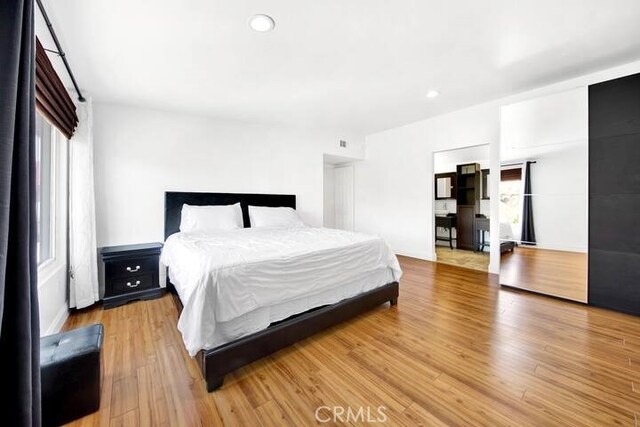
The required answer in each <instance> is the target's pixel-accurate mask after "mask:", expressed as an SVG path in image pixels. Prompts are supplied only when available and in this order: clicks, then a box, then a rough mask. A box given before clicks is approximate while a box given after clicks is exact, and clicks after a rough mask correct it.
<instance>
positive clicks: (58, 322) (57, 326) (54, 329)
mask: <svg viewBox="0 0 640 427" xmlns="http://www.w3.org/2000/svg"><path fill="white" fill-rule="evenodd" d="M68 318H69V307H68V303H67V301H65V302H64V304H63V305H62V306H61V307H60V310H58V314H56V317H54V318H53V322H51V324H50V325H49V327H48V328H47V330H46V332H45V333H44V335H53V334H57V333H58V332H60V331H61V330H62V327H63V326H64V322H66V321H67V319H68Z"/></svg>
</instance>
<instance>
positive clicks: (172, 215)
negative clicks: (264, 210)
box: [164, 191, 296, 239]
mask: <svg viewBox="0 0 640 427" xmlns="http://www.w3.org/2000/svg"><path fill="white" fill-rule="evenodd" d="M185 203H186V204H188V205H196V206H208V205H233V204H235V203H240V206H241V207H242V219H243V220H244V226H245V228H246V227H249V226H250V223H249V208H248V206H249V205H251V206H268V207H273V208H275V207H288V208H293V209H295V208H296V196H295V195H293V194H242V193H185V192H178V191H167V192H165V193H164V238H165V239H166V238H167V237H169V236H171V235H172V234H173V233H177V232H178V231H180V218H181V215H182V205H183V204H185Z"/></svg>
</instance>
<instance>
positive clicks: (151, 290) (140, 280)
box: [98, 243, 164, 309]
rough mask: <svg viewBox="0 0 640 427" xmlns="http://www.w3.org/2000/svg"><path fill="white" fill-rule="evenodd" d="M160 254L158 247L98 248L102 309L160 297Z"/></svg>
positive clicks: (142, 244)
mask: <svg viewBox="0 0 640 427" xmlns="http://www.w3.org/2000/svg"><path fill="white" fill-rule="evenodd" d="M161 252H162V243H141V244H137V245H121V246H108V247H104V248H100V256H101V258H102V262H101V263H100V264H99V265H98V269H99V277H100V293H101V295H103V302H104V308H105V309H107V308H113V307H117V306H119V305H121V304H126V303H128V302H130V301H135V300H146V299H153V298H159V297H161V296H162V294H163V293H164V289H162V288H161V287H160V265H159V264H160V253H161Z"/></svg>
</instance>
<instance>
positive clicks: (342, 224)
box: [334, 165, 354, 231]
mask: <svg viewBox="0 0 640 427" xmlns="http://www.w3.org/2000/svg"><path fill="white" fill-rule="evenodd" d="M334 195H335V199H334V203H335V205H334V209H335V228H338V229H340V230H347V231H353V215H354V201H353V165H349V166H338V167H336V168H335V169H334Z"/></svg>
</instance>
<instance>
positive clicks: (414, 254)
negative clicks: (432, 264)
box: [394, 250, 435, 261]
mask: <svg viewBox="0 0 640 427" xmlns="http://www.w3.org/2000/svg"><path fill="white" fill-rule="evenodd" d="M394 253H395V254H396V255H400V256H406V257H409V258H417V259H422V260H425V261H435V256H434V255H433V254H430V253H427V252H413V251H403V250H395V251H394Z"/></svg>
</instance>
